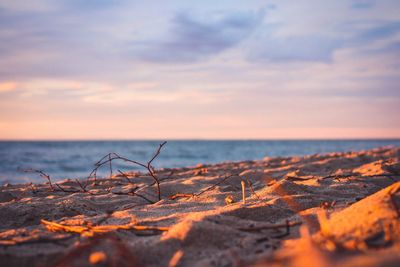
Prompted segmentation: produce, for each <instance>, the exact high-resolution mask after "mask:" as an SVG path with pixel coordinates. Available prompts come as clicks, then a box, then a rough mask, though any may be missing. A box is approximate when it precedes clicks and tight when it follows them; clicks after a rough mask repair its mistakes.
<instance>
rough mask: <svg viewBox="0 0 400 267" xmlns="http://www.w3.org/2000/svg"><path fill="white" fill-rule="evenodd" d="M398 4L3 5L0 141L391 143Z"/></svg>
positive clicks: (54, 1) (398, 103)
mask: <svg viewBox="0 0 400 267" xmlns="http://www.w3.org/2000/svg"><path fill="white" fill-rule="evenodd" d="M399 114H400V1H398V0H390V1H389V0H379V1H378V0H376V1H373V0H351V1H325V0H319V1H317V0H297V1H288V0H279V1H267V0H265V1H255V0H246V1H235V0H218V1H216V0H213V1H209V0H202V1H185V0H182V1H173V0H169V1H166V0H161V1H154V0H149V1H135V0H134V1H128V0H112V1H111V0H109V1H107V0H81V1H79V0H29V1H26V0H8V1H7V0H0V139H3V140H9V139H16V140H20V139H24V140H42V139H51V140H57V139H62V140H65V139H68V140H70V139H71V140H76V139H162V140H167V139H313V138H318V139H325V138H328V139H334V138H400V116H399Z"/></svg>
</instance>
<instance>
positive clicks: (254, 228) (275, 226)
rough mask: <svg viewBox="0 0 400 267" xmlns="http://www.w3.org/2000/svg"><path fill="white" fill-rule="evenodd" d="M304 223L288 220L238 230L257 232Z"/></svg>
mask: <svg viewBox="0 0 400 267" xmlns="http://www.w3.org/2000/svg"><path fill="white" fill-rule="evenodd" d="M302 223H303V222H301V221H298V222H286V223H283V224H269V225H264V226H258V227H248V228H239V229H238V230H240V231H247V232H256V231H261V230H267V229H279V228H286V229H287V228H288V227H293V226H298V225H301V224H302Z"/></svg>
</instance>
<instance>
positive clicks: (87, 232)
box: [40, 220, 169, 236]
mask: <svg viewBox="0 0 400 267" xmlns="http://www.w3.org/2000/svg"><path fill="white" fill-rule="evenodd" d="M40 223H41V224H43V225H44V226H45V227H46V228H47V230H49V231H51V232H60V231H61V232H67V233H77V234H80V235H83V236H94V235H95V234H99V233H107V232H111V231H116V230H136V231H161V232H163V231H168V230H169V227H158V226H145V225H135V224H132V223H130V224H125V225H99V226H90V225H88V226H79V225H71V226H70V225H62V224H59V223H56V222H51V221H47V220H40Z"/></svg>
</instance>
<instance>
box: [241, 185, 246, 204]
mask: <svg viewBox="0 0 400 267" xmlns="http://www.w3.org/2000/svg"><path fill="white" fill-rule="evenodd" d="M240 183H241V184H242V201H243V205H246V183H245V182H244V181H243V180H242V181H241V182H240Z"/></svg>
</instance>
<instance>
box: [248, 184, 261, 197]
mask: <svg viewBox="0 0 400 267" xmlns="http://www.w3.org/2000/svg"><path fill="white" fill-rule="evenodd" d="M246 180H247V184H248V185H249V188H250V191H251V193H252V194H253V195H255V196H256V197H257V199H258V200H261V197H260V196H259V195H258V194H257V193H256V191H254V188H253V184H252V183H251V181H250V180H249V179H246Z"/></svg>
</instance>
